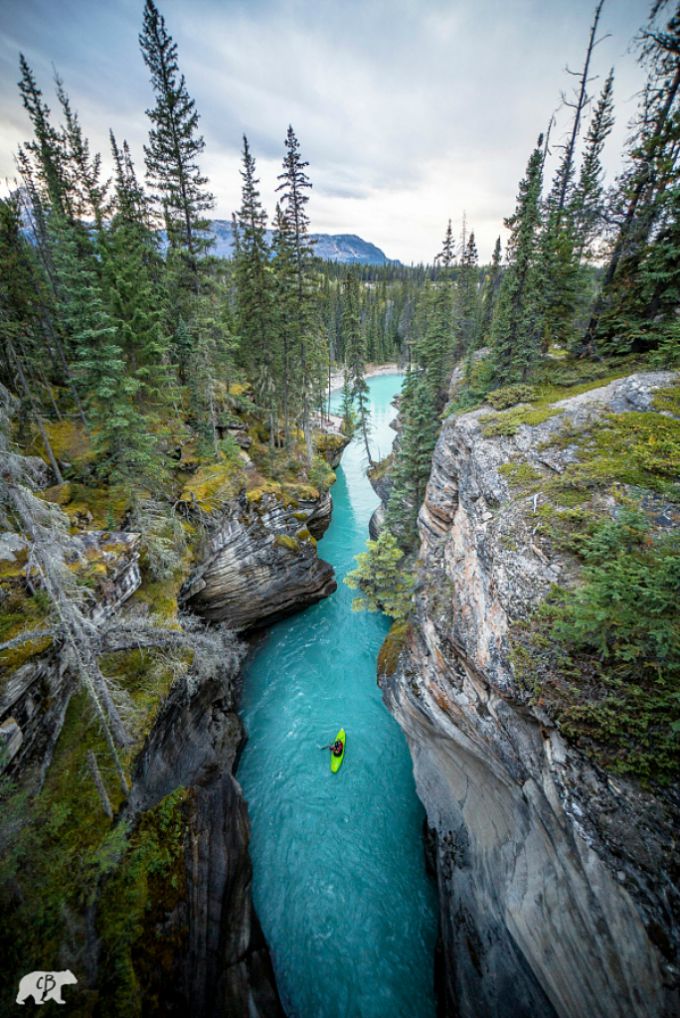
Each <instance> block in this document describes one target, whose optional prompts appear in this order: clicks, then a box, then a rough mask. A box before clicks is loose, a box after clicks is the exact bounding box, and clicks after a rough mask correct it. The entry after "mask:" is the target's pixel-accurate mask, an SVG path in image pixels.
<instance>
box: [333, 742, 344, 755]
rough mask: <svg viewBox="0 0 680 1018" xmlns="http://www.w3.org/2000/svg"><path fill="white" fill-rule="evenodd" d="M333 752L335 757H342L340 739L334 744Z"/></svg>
mask: <svg viewBox="0 0 680 1018" xmlns="http://www.w3.org/2000/svg"><path fill="white" fill-rule="evenodd" d="M331 752H332V753H333V756H342V742H341V741H340V739H338V740H337V742H334V743H333V745H332V746H331Z"/></svg>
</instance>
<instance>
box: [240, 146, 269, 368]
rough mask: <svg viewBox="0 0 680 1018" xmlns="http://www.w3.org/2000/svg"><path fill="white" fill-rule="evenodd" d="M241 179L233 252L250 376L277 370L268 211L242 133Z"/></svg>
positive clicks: (244, 352) (243, 349) (244, 358)
mask: <svg viewBox="0 0 680 1018" xmlns="http://www.w3.org/2000/svg"><path fill="white" fill-rule="evenodd" d="M241 179H242V181H243V189H242V197H241V208H240V210H239V213H238V220H237V233H238V246H237V249H236V251H235V256H234V279H235V282H236V305H237V308H236V322H237V332H238V337H239V343H240V350H241V361H242V363H243V364H244V365H245V366H246V368H247V369H248V372H249V374H250V376H251V377H252V378H255V377H257V376H258V375H259V374H261V373H262V371H263V370H265V371H266V372H267V374H268V375H270V376H272V375H273V374H274V372H275V371H276V370H278V364H277V363H276V362H277V361H278V350H277V349H276V346H275V343H274V339H275V337H274V330H273V323H272V279H271V269H270V264H269V256H270V252H269V247H268V244H267V239H266V231H267V215H266V212H265V211H264V209H263V207H262V203H261V201H260V192H259V191H258V188H257V185H258V184H259V181H258V180H257V178H256V176H255V160H254V158H253V156H252V154H251V152H250V148H249V146H248V139H247V138H246V137H245V135H244V136H243V169H242V170H241Z"/></svg>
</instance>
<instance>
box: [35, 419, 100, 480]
mask: <svg viewBox="0 0 680 1018" xmlns="http://www.w3.org/2000/svg"><path fill="white" fill-rule="evenodd" d="M44 427H45V431H46V433H47V437H48V439H49V441H50V445H51V446H52V451H53V452H54V455H55V456H56V458H57V459H58V460H60V461H61V462H62V463H70V464H72V466H73V467H75V468H76V470H82V469H84V468H87V467H89V466H90V465H91V464H92V463H93V462H94V459H95V454H94V452H93V450H92V446H91V445H90V440H89V438H88V435H87V432H86V430H85V427H84V426H83V424H82V423H81V422H80V421H68V420H62V421H47V422H45V425H44ZM45 459H46V460H47V450H45Z"/></svg>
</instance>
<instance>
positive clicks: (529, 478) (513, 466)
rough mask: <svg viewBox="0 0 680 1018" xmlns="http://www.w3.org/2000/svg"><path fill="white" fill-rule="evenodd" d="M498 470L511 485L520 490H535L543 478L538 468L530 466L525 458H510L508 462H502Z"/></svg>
mask: <svg viewBox="0 0 680 1018" xmlns="http://www.w3.org/2000/svg"><path fill="white" fill-rule="evenodd" d="M498 472H499V473H500V474H501V475H502V476H503V477H504V478H505V479H506V481H507V482H508V484H509V485H510V486H511V487H513V488H521V489H522V490H536V489H537V487H538V484H539V482H540V481H541V480H542V478H543V475H542V474H541V472H540V470H537V469H536V468H535V467H532V465H531V464H530V463H527V462H526V460H512V461H511V462H510V463H503V465H502V466H501V467H499V471H498Z"/></svg>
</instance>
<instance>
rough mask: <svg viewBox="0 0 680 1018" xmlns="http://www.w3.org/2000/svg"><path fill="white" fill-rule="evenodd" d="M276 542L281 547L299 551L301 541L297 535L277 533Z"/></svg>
mask: <svg viewBox="0 0 680 1018" xmlns="http://www.w3.org/2000/svg"><path fill="white" fill-rule="evenodd" d="M274 544H276V545H278V546H279V548H286V549H287V550H288V551H293V552H298V551H299V550H300V542H299V540H298V539H297V537H291V536H290V535H289V534H277V535H276V537H275V538H274Z"/></svg>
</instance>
